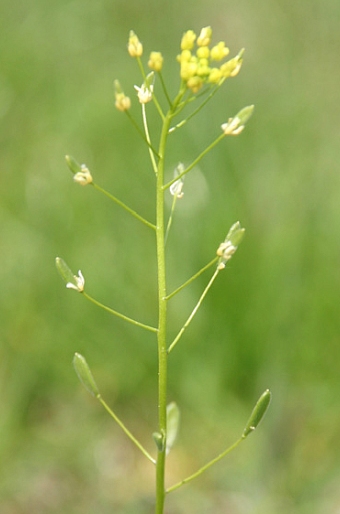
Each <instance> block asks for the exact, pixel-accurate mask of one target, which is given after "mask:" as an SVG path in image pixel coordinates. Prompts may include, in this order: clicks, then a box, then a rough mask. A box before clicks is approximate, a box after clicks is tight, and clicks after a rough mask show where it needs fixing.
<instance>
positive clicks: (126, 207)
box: [92, 182, 156, 230]
mask: <svg viewBox="0 0 340 514" xmlns="http://www.w3.org/2000/svg"><path fill="white" fill-rule="evenodd" d="M92 185H93V187H94V188H95V189H97V191H100V192H101V193H103V194H104V195H105V196H107V197H108V198H110V200H112V201H113V202H115V203H116V204H117V205H119V206H120V207H122V208H123V209H125V210H126V211H127V212H128V213H130V214H131V215H132V216H133V217H134V218H136V219H137V220H139V221H141V222H142V223H144V225H146V226H147V227H150V228H152V229H153V230H155V229H156V225H154V224H153V223H150V221H148V220H146V219H145V218H143V217H142V216H140V215H139V214H138V213H137V212H135V211H134V210H132V209H130V207H128V206H127V205H126V204H125V203H124V202H121V201H120V200H118V198H116V197H115V196H113V195H112V194H111V193H109V192H108V191H106V190H105V189H103V188H102V187H100V186H98V184H95V183H94V182H92Z"/></svg>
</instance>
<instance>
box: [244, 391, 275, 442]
mask: <svg viewBox="0 0 340 514" xmlns="http://www.w3.org/2000/svg"><path fill="white" fill-rule="evenodd" d="M271 397H272V393H271V392H270V391H269V389H266V391H265V392H264V393H263V394H262V395H261V396H260V398H259V399H258V401H257V403H256V405H255V407H254V409H253V412H252V413H251V415H250V418H249V419H248V422H247V424H246V426H245V429H244V430H243V434H242V437H243V438H245V437H247V435H249V434H250V433H251V432H253V431H254V430H255V428H257V426H258V425H259V423H260V421H261V419H262V418H263V416H264V415H265V413H266V411H267V409H268V407H269V404H270V400H271Z"/></svg>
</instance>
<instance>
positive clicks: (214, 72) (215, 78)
mask: <svg viewBox="0 0 340 514" xmlns="http://www.w3.org/2000/svg"><path fill="white" fill-rule="evenodd" d="M221 78H222V72H221V70H220V69H219V68H212V69H211V70H210V73H209V77H208V82H210V83H211V84H218V83H219V81H220V80H221Z"/></svg>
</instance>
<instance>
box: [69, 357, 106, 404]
mask: <svg viewBox="0 0 340 514" xmlns="http://www.w3.org/2000/svg"><path fill="white" fill-rule="evenodd" d="M73 367H74V369H75V371H76V373H77V375H78V378H79V380H80V382H81V383H82V384H83V386H84V387H86V389H87V390H88V391H89V392H90V393H91V394H92V396H95V397H96V398H98V397H99V396H100V393H99V390H98V387H97V384H96V382H95V380H94V378H93V375H92V373H91V370H90V368H89V366H88V364H87V362H86V360H85V358H84V357H83V356H82V355H80V353H75V354H74V357H73Z"/></svg>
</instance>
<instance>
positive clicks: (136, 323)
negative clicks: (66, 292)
mask: <svg viewBox="0 0 340 514" xmlns="http://www.w3.org/2000/svg"><path fill="white" fill-rule="evenodd" d="M82 294H83V296H84V297H85V298H86V299H87V300H90V302H92V303H94V304H95V305H97V307H101V308H102V309H104V310H105V311H107V312H109V313H110V314H113V315H114V316H117V317H118V318H121V319H123V320H125V321H127V322H128V323H131V324H132V325H136V326H137V327H141V328H144V329H145V330H148V331H149V332H155V333H157V332H158V329H157V328H156V327H151V326H150V325H145V324H144V323H140V321H136V320H135V319H132V318H129V317H128V316H125V315H124V314H121V313H120V312H117V311H115V310H113V309H111V308H110V307H107V305H104V304H103V303H100V302H98V300H95V299H94V298H92V296H90V295H89V294H87V293H85V291H83V292H82Z"/></svg>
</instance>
